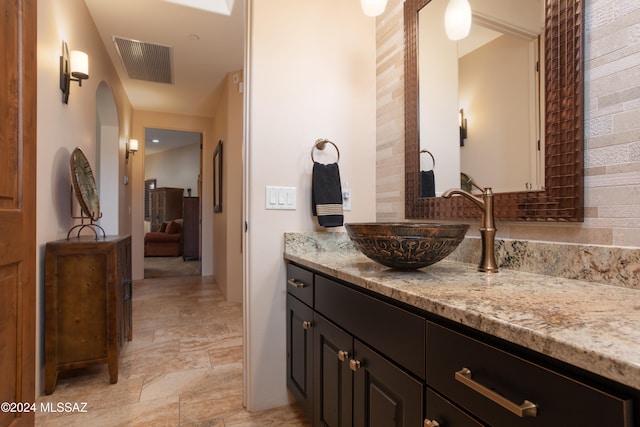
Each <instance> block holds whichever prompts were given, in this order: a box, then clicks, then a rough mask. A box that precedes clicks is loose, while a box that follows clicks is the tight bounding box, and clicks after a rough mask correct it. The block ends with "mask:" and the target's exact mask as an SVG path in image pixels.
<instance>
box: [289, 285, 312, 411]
mask: <svg viewBox="0 0 640 427" xmlns="http://www.w3.org/2000/svg"><path fill="white" fill-rule="evenodd" d="M312 326H313V310H312V309H311V308H310V307H309V306H307V305H305V304H303V303H302V302H301V301H299V300H298V299H296V298H295V297H293V296H291V295H287V387H288V388H289V391H291V394H293V396H294V397H295V398H296V400H297V401H298V403H300V405H301V406H302V408H303V409H304V410H305V412H306V413H307V416H308V417H309V419H313V330H312Z"/></svg>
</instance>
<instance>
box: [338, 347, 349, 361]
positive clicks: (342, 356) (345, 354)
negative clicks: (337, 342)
mask: <svg viewBox="0 0 640 427" xmlns="http://www.w3.org/2000/svg"><path fill="white" fill-rule="evenodd" d="M348 358H349V352H348V351H344V350H340V351H339V352H338V359H339V360H340V361H341V362H344V361H345V360H347V359H348Z"/></svg>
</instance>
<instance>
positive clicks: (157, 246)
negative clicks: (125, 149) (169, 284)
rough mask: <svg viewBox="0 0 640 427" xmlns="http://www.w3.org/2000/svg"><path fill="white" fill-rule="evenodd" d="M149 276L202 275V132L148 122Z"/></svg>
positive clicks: (146, 247)
mask: <svg viewBox="0 0 640 427" xmlns="http://www.w3.org/2000/svg"><path fill="white" fill-rule="evenodd" d="M144 147H145V148H144V165H145V166H144V180H145V194H144V200H145V206H144V216H145V218H144V231H145V237H144V278H145V279H147V278H154V277H176V276H199V275H201V274H202V264H201V254H202V252H201V247H202V244H201V242H202V231H201V217H202V216H201V212H202V199H201V195H202V134H201V133H198V132H187V131H178V130H169V129H157V128H146V129H145V144H144Z"/></svg>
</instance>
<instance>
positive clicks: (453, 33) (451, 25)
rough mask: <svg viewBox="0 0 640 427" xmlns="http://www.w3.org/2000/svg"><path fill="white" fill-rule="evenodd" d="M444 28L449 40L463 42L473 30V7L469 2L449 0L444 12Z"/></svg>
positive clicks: (466, 0) (465, 0)
mask: <svg viewBox="0 0 640 427" xmlns="http://www.w3.org/2000/svg"><path fill="white" fill-rule="evenodd" d="M444 28H445V30H446V31H447V37H448V38H449V40H462V39H463V38H465V37H467V36H468V35H469V30H471V6H469V2H468V0H449V3H448V4H447V10H446V11H445V12H444Z"/></svg>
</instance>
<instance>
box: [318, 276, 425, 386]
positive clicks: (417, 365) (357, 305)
mask: <svg viewBox="0 0 640 427" xmlns="http://www.w3.org/2000/svg"><path fill="white" fill-rule="evenodd" d="M315 309H316V311H318V312H320V313H321V314H323V315H324V316H325V317H327V318H328V319H329V320H331V321H333V322H334V323H336V324H338V325H340V326H341V327H342V328H344V329H345V330H347V331H348V332H349V333H351V334H353V335H355V336H356V337H357V338H359V339H360V340H362V341H364V342H365V343H367V344H368V345H370V346H372V347H374V348H375V349H376V350H378V351H379V352H381V353H383V354H384V355H386V356H387V357H388V358H390V359H391V360H394V361H395V362H397V363H399V364H400V365H401V366H403V367H404V368H406V369H408V370H409V371H411V372H413V373H414V374H415V375H417V376H418V377H420V378H424V373H425V319H424V318H422V317H420V316H418V315H416V314H413V313H411V312H409V311H406V310H403V309H402V308H399V307H395V306H393V305H391V304H388V303H386V302H384V301H381V300H379V299H376V298H373V297H371V296H368V295H365V294H363V293H362V292H358V291H356V290H354V289H351V288H348V287H346V286H344V285H342V284H340V283H337V282H334V281H332V280H329V279H327V278H325V277H322V276H316V278H315Z"/></svg>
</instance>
